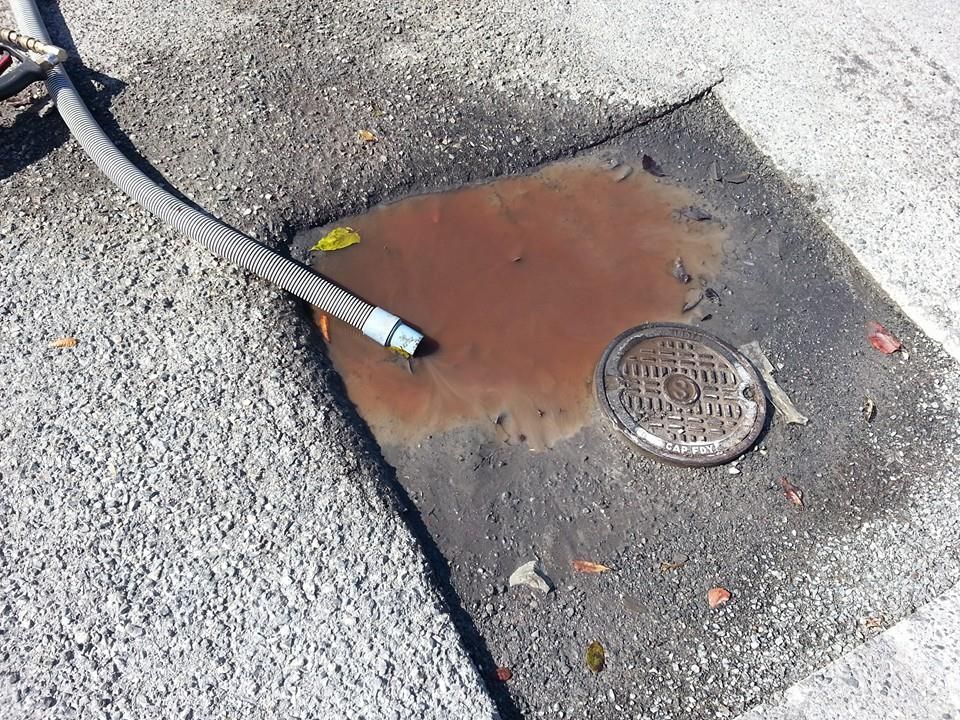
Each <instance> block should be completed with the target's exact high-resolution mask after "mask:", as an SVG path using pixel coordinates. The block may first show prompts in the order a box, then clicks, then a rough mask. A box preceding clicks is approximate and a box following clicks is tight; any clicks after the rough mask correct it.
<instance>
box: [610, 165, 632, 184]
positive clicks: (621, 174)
mask: <svg viewBox="0 0 960 720" xmlns="http://www.w3.org/2000/svg"><path fill="white" fill-rule="evenodd" d="M632 174H633V168H632V167H630V166H629V165H621V166H620V167H619V168H617V169H616V170H615V171H614V173H613V181H614V182H623V181H624V180H626V179H627V178H628V177H630V176H631V175H632Z"/></svg>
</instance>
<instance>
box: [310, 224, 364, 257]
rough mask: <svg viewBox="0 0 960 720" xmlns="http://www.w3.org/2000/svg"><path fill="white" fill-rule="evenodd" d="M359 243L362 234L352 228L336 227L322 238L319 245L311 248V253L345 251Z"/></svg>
mask: <svg viewBox="0 0 960 720" xmlns="http://www.w3.org/2000/svg"><path fill="white" fill-rule="evenodd" d="M358 242H360V233H358V232H357V231H356V230H354V229H353V228H352V227H336V228H334V229H333V230H331V231H330V232H328V233H327V234H326V235H324V236H323V237H322V238H320V239H319V240H318V241H317V244H316V245H314V246H313V247H312V248H310V252H313V251H314V250H322V251H323V252H332V251H334V250H343V248H348V247H350V246H351V245H356V244H357V243H358Z"/></svg>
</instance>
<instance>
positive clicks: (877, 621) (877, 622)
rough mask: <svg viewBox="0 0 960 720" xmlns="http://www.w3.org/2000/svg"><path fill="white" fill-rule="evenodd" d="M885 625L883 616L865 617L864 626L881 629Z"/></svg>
mask: <svg viewBox="0 0 960 720" xmlns="http://www.w3.org/2000/svg"><path fill="white" fill-rule="evenodd" d="M883 625H884V622H883V617H882V616H881V617H866V618H864V619H863V626H864V627H865V628H867V629H868V630H879V629H880V628H882V627H883Z"/></svg>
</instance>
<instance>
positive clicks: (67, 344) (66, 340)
mask: <svg viewBox="0 0 960 720" xmlns="http://www.w3.org/2000/svg"><path fill="white" fill-rule="evenodd" d="M76 346H77V339H76V338H75V337H62V338H60V339H59V340H54V341H53V342H52V343H50V347H52V348H72V347H76Z"/></svg>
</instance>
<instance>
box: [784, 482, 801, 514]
mask: <svg viewBox="0 0 960 720" xmlns="http://www.w3.org/2000/svg"><path fill="white" fill-rule="evenodd" d="M780 487H782V488H783V494H784V495H786V496H787V500H789V501H790V502H792V503H793V504H794V505H796V506H797V507H798V508H800V509H802V508H803V490H801V489H800V488H798V487H797V486H796V485H794V484H793V483H792V482H790V481H789V480H787V479H786V478H785V477H782V478H780Z"/></svg>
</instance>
